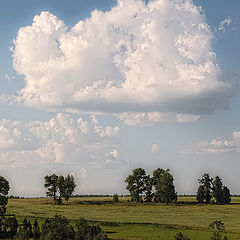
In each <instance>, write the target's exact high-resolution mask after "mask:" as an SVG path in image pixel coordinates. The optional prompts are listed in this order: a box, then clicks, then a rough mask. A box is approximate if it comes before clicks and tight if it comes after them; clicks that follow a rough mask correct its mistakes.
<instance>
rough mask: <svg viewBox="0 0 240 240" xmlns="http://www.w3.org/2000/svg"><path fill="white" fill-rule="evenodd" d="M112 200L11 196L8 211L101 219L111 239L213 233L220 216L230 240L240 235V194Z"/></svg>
mask: <svg viewBox="0 0 240 240" xmlns="http://www.w3.org/2000/svg"><path fill="white" fill-rule="evenodd" d="M119 199H120V202H119V203H117V204H113V203H112V202H111V201H112V198H111V197H79V198H72V199H71V200H70V203H69V205H61V206H58V205H53V204H52V199H49V198H32V199H9V202H8V205H7V213H8V214H15V215H16V217H17V219H18V220H19V221H20V222H21V221H22V220H23V218H24V217H26V218H27V219H29V220H32V221H33V220H35V219H37V220H38V221H39V222H40V223H41V222H43V221H44V220H45V219H46V218H52V217H53V216H54V215H55V214H60V215H63V216H66V217H67V218H69V219H70V220H71V222H72V223H73V224H74V221H75V220H76V219H77V218H80V217H84V218H85V219H87V220H89V221H91V222H93V223H98V224H99V225H101V227H102V228H103V229H104V230H105V231H106V232H107V235H108V236H109V238H111V239H124V240H138V239H142V240H143V239H144V240H148V239H149V240H150V239H151V240H157V239H162V240H173V239H174V235H176V233H178V232H179V231H181V232H183V233H184V234H186V235H187V236H188V237H191V239H192V240H207V239H209V238H210V236H211V230H210V229H209V227H208V225H209V223H211V222H213V221H215V220H221V221H222V222H224V224H225V228H226V231H227V236H228V237H229V240H239V239H240V198H239V197H233V198H232V203H231V204H229V205H199V204H197V203H196V201H195V198H194V197H179V199H178V204H176V205H166V204H155V203H150V204H146V203H144V204H136V203H131V202H129V201H128V198H127V197H120V198H119Z"/></svg>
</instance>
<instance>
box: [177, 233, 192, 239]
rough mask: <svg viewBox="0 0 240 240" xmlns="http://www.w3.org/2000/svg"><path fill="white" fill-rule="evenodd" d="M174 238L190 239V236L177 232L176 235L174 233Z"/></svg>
mask: <svg viewBox="0 0 240 240" xmlns="http://www.w3.org/2000/svg"><path fill="white" fill-rule="evenodd" d="M174 240H191V238H188V237H187V236H184V235H183V234H182V233H181V232H179V233H178V234H177V235H175V237H174Z"/></svg>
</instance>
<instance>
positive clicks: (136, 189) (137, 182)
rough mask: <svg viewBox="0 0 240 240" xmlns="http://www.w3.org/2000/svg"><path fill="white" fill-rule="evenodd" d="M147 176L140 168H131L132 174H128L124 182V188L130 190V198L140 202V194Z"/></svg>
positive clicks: (143, 189) (143, 190)
mask: <svg viewBox="0 0 240 240" xmlns="http://www.w3.org/2000/svg"><path fill="white" fill-rule="evenodd" d="M147 179H148V176H147V175H146V172H145V170H144V169H142V168H136V169H134V170H133V173H132V175H129V176H128V177H127V178H126V179H125V182H126V183H127V187H126V189H127V190H128V191H129V192H130V195H131V200H132V201H134V202H141V201H142V195H143V193H144V192H145V191H146V182H147Z"/></svg>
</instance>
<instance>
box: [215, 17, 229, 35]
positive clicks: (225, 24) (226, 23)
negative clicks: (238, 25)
mask: <svg viewBox="0 0 240 240" xmlns="http://www.w3.org/2000/svg"><path fill="white" fill-rule="evenodd" d="M231 23H232V18H231V17H230V16H229V17H228V18H226V19H224V20H222V21H221V22H220V24H219V26H218V31H220V32H225V31H226V28H227V27H229V26H230V25H231Z"/></svg>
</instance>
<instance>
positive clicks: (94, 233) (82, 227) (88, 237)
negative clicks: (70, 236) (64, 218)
mask: <svg viewBox="0 0 240 240" xmlns="http://www.w3.org/2000/svg"><path fill="white" fill-rule="evenodd" d="M76 229H77V231H76V235H75V240H107V239H108V238H107V236H106V234H105V233H104V231H103V230H102V229H101V228H100V227H99V226H98V225H97V226H90V225H88V223H87V221H86V220H85V219H84V218H80V219H78V220H77V223H76Z"/></svg>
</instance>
